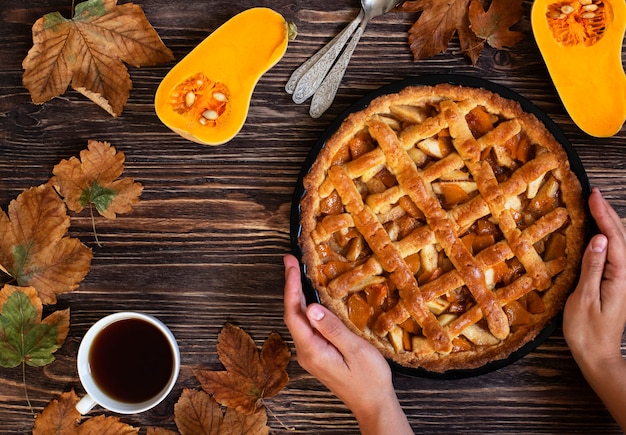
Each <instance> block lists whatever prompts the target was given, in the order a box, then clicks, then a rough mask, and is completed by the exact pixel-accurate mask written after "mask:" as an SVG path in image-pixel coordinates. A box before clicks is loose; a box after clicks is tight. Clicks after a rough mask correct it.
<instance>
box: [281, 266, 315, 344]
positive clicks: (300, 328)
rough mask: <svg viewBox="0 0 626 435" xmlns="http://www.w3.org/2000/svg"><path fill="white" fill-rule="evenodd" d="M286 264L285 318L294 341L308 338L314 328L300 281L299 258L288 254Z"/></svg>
mask: <svg viewBox="0 0 626 435" xmlns="http://www.w3.org/2000/svg"><path fill="white" fill-rule="evenodd" d="M284 264H285V296H284V305H285V312H284V315H283V320H284V321H285V324H286V325H287V328H289V331H290V332H291V335H292V337H293V339H294V341H296V342H298V341H301V340H308V338H309V337H310V335H311V334H313V333H314V332H313V330H312V328H311V325H310V323H309V320H308V319H307V317H306V314H305V310H306V301H305V298H304V293H303V292H302V282H301V281H300V267H299V264H298V260H297V259H296V258H295V257H294V256H292V255H286V256H285V258H284Z"/></svg>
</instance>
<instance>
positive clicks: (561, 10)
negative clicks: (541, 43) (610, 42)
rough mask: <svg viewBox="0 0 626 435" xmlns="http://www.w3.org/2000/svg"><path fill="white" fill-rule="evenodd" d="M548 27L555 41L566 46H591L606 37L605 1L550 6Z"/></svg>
mask: <svg viewBox="0 0 626 435" xmlns="http://www.w3.org/2000/svg"><path fill="white" fill-rule="evenodd" d="M546 18H547V20H548V25H549V27H550V30H551V31H552V35H553V36H554V39H555V40H556V41H557V42H558V43H560V44H563V45H565V46H575V45H583V46H591V45H594V44H596V43H597V42H598V41H599V40H600V39H601V38H602V36H603V35H604V32H605V30H606V26H607V21H608V20H607V10H606V6H605V3H604V1H603V0H574V1H561V2H557V3H553V4H551V5H549V6H548V11H547V13H546Z"/></svg>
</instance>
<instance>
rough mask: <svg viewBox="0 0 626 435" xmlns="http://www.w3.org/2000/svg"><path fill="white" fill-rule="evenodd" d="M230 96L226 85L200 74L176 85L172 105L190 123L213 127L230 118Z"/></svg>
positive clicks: (171, 97) (171, 95)
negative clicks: (227, 117)
mask: <svg viewBox="0 0 626 435" xmlns="http://www.w3.org/2000/svg"><path fill="white" fill-rule="evenodd" d="M229 96H230V92H229V90H228V87H227V86H226V85H225V84H224V83H221V82H217V81H214V80H211V79H210V78H208V77H207V76H206V75H205V74H204V73H201V72H200V73H197V74H194V75H192V76H190V77H188V78H186V79H185V80H183V81H182V82H180V83H179V84H178V85H176V87H175V88H174V89H173V90H172V93H171V94H170V105H171V106H172V110H174V111H175V112H176V113H178V114H181V115H185V116H187V118H188V119H189V122H190V123H194V122H197V123H199V124H200V125H203V126H209V127H213V126H215V125H217V124H218V123H219V122H220V121H222V120H223V119H224V118H225V117H226V116H228V109H229Z"/></svg>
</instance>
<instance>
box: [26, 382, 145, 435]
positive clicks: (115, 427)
mask: <svg viewBox="0 0 626 435" xmlns="http://www.w3.org/2000/svg"><path fill="white" fill-rule="evenodd" d="M78 400H79V398H78V396H77V395H76V393H74V391H70V392H67V393H62V394H61V395H60V396H59V397H58V398H57V399H54V400H52V401H50V403H48V405H46V407H45V408H44V409H43V411H41V413H39V414H38V415H37V416H36V418H35V426H34V427H33V435H50V434H59V435H61V434H63V435H92V434H93V435H96V434H97V435H127V434H128V435H131V434H137V433H139V429H138V428H135V427H133V426H129V425H127V424H125V423H122V422H120V419H119V418H118V417H111V416H104V415H97V416H95V417H92V418H90V419H88V420H86V421H85V422H84V423H83V424H79V423H80V419H81V415H80V412H78V411H77V410H76V404H77V403H78Z"/></svg>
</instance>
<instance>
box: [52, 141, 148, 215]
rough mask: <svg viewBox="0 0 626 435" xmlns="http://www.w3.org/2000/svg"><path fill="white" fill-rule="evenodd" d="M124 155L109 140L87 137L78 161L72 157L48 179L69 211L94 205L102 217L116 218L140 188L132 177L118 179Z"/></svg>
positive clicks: (130, 202)
mask: <svg viewBox="0 0 626 435" xmlns="http://www.w3.org/2000/svg"><path fill="white" fill-rule="evenodd" d="M124 158H125V157H124V153H123V152H121V151H120V152H117V151H116V150H115V147H112V146H111V144H110V143H108V142H98V141H95V140H90V141H89V142H88V144H87V149H86V150H83V151H81V152H80V160H79V159H77V158H76V157H72V158H71V159H69V160H62V161H61V162H60V163H59V164H58V165H56V166H55V167H54V168H53V170H52V173H53V174H54V176H53V177H52V178H51V180H50V182H51V183H52V185H53V186H54V187H55V188H56V189H57V191H58V192H59V194H60V195H61V196H62V197H63V198H64V200H65V203H66V204H67V207H68V208H69V209H70V210H72V211H74V212H77V213H79V212H81V211H82V210H83V209H84V208H85V206H87V205H89V204H93V205H94V206H95V208H96V210H97V211H98V213H100V214H101V215H102V216H104V217H105V218H108V219H115V217H116V214H117V213H128V212H129V211H131V210H132V206H133V205H134V204H136V203H137V202H139V196H140V195H141V192H142V190H143V186H142V185H141V184H140V183H135V181H134V180H133V179H132V178H121V179H118V177H119V176H120V175H122V172H123V171H124Z"/></svg>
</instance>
